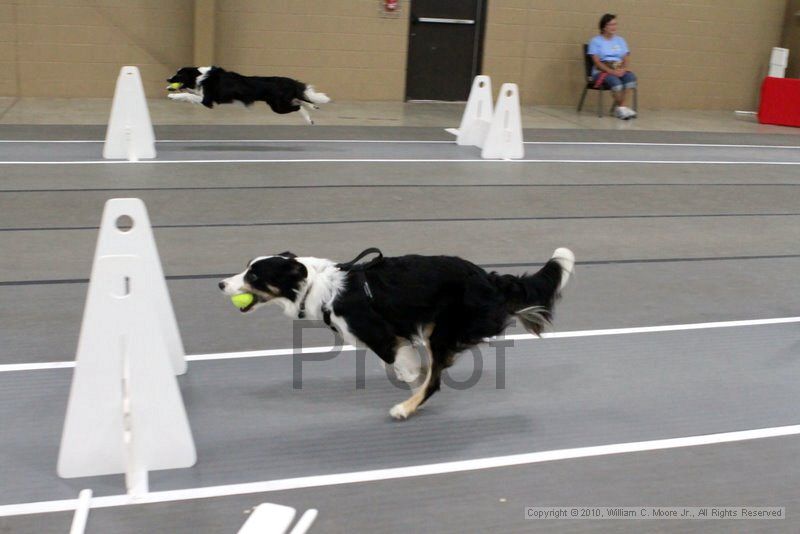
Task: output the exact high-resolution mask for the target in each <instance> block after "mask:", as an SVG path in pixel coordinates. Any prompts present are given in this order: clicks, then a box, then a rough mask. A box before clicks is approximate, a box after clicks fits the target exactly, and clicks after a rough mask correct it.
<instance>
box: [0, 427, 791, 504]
mask: <svg viewBox="0 0 800 534" xmlns="http://www.w3.org/2000/svg"><path fill="white" fill-rule="evenodd" d="M798 434H800V425H791V426H779V427H771V428H759V429H754V430H741V431H736V432H723V433H718V434H706V435H701V436H687V437H680V438H668V439H658V440H651V441H637V442H629V443H614V444H609V445H599V446H593V447H579V448H573V449H559V450H551V451H541V452H532V453H526V454H513V455H509V456H495V457H491V458H477V459H473V460H462V461H456V462H445V463H438V464H425V465H412V466H407V467H396V468H390V469H375V470H371V471H356V472H351V473H338V474H332V475H317V476H305V477H298V478H287V479H281V480H269V481H262V482H250V483H245V484H229V485H224V486H207V487H200V488H186V489H181V490H171V491H156V492H151V493H147V494H145V495H142V496H139V497H137V498H136V499H132V498H131V497H129V496H128V495H110V496H106V497H95V498H93V499H92V502H91V507H92V508H93V509H94V508H110V507H114V506H128V505H135V504H151V503H164V502H178V501H187V500H194V499H208V498H213V497H226V496H232V495H246V494H253V493H266V492H273V491H285V490H294V489H301V488H320V487H326V486H335V485H339V484H357V483H363V482H375V481H380V480H396V479H402V478H410V477H418V476H429V475H442V474H448V473H460V472H464V471H476V470H480V469H493V468H499V467H509V466H515V465H529V464H536V463H543V462H556V461H560V460H574V459H577V458H593V457H598V456H609V455H614V454H627V453H634V452H646V451H659V450H666V449H678V448H684V447H697V446H702V445H716V444H720V443H735V442H740V441H749V440H755V439H764V438H774V437H781V436H795V435H798ZM77 504H78V503H77V500H76V499H68V500H61V501H43V502H33V503H22V504H10V505H5V506H0V517H8V516H14V515H24V514H37V513H46V512H64V511H70V510H74V509H75V508H76V506H77Z"/></svg>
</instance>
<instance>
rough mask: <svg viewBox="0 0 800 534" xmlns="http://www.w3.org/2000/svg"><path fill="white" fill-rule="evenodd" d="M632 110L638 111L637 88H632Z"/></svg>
mask: <svg viewBox="0 0 800 534" xmlns="http://www.w3.org/2000/svg"><path fill="white" fill-rule="evenodd" d="M633 111H635V112H636V113H639V89H638V88H637V87H634V88H633Z"/></svg>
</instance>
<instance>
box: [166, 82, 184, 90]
mask: <svg viewBox="0 0 800 534" xmlns="http://www.w3.org/2000/svg"><path fill="white" fill-rule="evenodd" d="M181 86H183V84H182V83H181V82H173V83H171V84H169V88H170V89H175V90H178V89H180V88H181Z"/></svg>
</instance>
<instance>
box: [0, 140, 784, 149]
mask: <svg viewBox="0 0 800 534" xmlns="http://www.w3.org/2000/svg"><path fill="white" fill-rule="evenodd" d="M103 142H104V141H103V140H102V139H99V140H98V139H50V140H47V139H3V140H0V143H97V144H99V143H103ZM158 143H187V144H188V143H384V144H391V143H415V144H428V143H429V144H450V145H452V144H453V141H441V140H433V139H430V140H423V139H156V144H158ZM524 144H526V145H558V146H584V145H589V146H674V147H700V148H704V147H712V148H778V149H795V150H798V149H800V146H798V145H746V144H723V143H656V142H653V143H648V142H641V143H636V142H630V143H629V142H624V141H613V142H610V141H525V142H524Z"/></svg>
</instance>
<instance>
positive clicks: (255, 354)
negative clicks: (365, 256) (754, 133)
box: [0, 317, 800, 373]
mask: <svg viewBox="0 0 800 534" xmlns="http://www.w3.org/2000/svg"><path fill="white" fill-rule="evenodd" d="M797 322H800V317H777V318H772V319H748V320H742V321H717V322H712V323H689V324H673V325H662V326H638V327H631V328H607V329H602V330H573V331H569V332H549V333H544V334H542V336H541V338H539V337H537V336H534V335H533V334H514V335H509V336H505V337H504V338H503V339H508V340H513V341H532V340H537V339H568V338H574V337H590V336H616V335H629V334H647V333H654V332H675V331H680V330H704V329H714V328H734V327H745V326H765V325H775V324H787V323H797ZM336 349H337V347H335V346H328V347H307V348H304V349H303V350H301V351H296V350H295V349H292V348H286V349H269V350H251V351H241V352H217V353H210V354H193V355H187V356H186V361H187V362H200V361H212V360H233V359H241V358H264V357H271V356H291V355H292V354H319V353H328V352H331V351H333V350H336ZM338 349H339V351H340V352H350V351H354V350H356V347H354V346H353V345H343V346H341V347H338ZM73 367H75V362H74V361H66V362H64V361H62V362H41V363H18V364H16V363H13V364H4V365H0V373H3V372H14V371H42V370H47V369H71V368H73Z"/></svg>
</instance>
